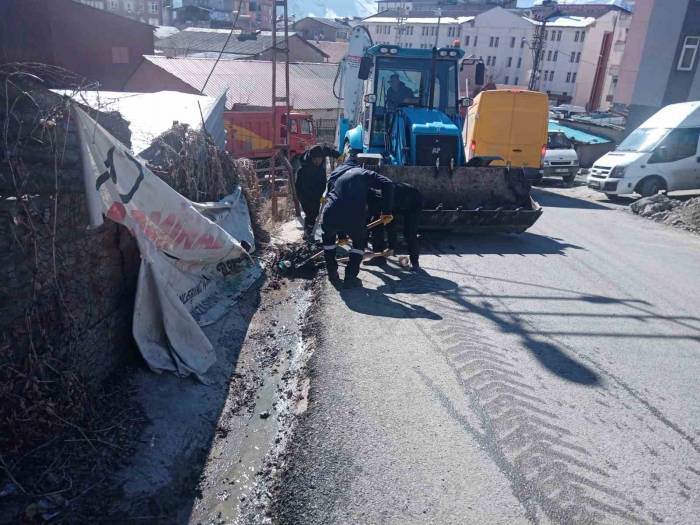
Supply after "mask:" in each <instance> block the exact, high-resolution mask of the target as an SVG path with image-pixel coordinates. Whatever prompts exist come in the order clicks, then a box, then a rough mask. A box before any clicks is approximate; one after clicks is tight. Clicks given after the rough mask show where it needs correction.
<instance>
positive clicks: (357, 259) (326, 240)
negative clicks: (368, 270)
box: [322, 224, 367, 279]
mask: <svg viewBox="0 0 700 525" xmlns="http://www.w3.org/2000/svg"><path fill="white" fill-rule="evenodd" d="M342 233H343V234H347V236H348V237H350V239H352V249H351V250H350V258H349V259H348V265H347V266H346V267H345V278H346V279H348V278H352V277H357V275H358V274H359V273H360V263H361V262H362V256H363V255H364V253H365V248H366V247H367V229H366V227H364V226H362V227H360V228H352V229H350V230H348V229H347V228H343V229H342ZM338 234H339V229H338V228H335V227H333V226H330V225H327V224H324V225H323V237H322V238H323V257H324V259H325V260H326V269H327V270H328V273H329V274H330V273H333V272H337V271H338V262H337V261H336V260H335V243H336V241H337V240H338Z"/></svg>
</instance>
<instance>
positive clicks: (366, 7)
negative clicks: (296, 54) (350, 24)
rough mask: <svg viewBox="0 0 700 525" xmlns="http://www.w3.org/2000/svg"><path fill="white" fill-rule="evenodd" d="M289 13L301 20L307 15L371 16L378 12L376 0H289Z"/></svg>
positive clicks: (333, 16) (329, 16)
mask: <svg viewBox="0 0 700 525" xmlns="http://www.w3.org/2000/svg"><path fill="white" fill-rule="evenodd" d="M288 5H289V13H290V14H293V15H295V16H296V19H297V20H299V19H300V18H303V17H305V16H321V17H324V18H336V17H344V16H347V17H353V16H362V17H365V16H369V15H371V14H373V13H376V12H377V3H376V2H375V1H374V0H355V1H348V0H289V4H288Z"/></svg>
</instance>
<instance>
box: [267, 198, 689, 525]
mask: <svg viewBox="0 0 700 525" xmlns="http://www.w3.org/2000/svg"><path fill="white" fill-rule="evenodd" d="M538 198H539V200H540V202H541V203H542V204H543V205H544V206H545V213H544V215H543V217H542V218H541V219H540V221H539V222H538V223H537V224H536V225H535V226H534V227H533V228H531V229H530V230H529V231H528V232H527V233H525V234H523V235H520V236H510V235H501V236H498V235H496V236H483V237H481V236H479V237H467V236H464V237H445V238H442V239H432V240H429V241H426V242H424V251H425V255H424V256H423V257H422V264H423V267H424V268H425V271H426V273H425V274H424V275H411V274H408V273H403V272H402V271H400V270H399V269H398V268H397V267H392V266H389V268H388V269H386V270H384V269H372V270H371V271H365V272H362V274H361V277H362V278H363V280H364V281H365V287H364V288H362V289H355V290H348V291H340V292H339V291H337V290H335V289H334V288H333V287H331V286H330V285H326V286H325V287H324V291H323V293H322V297H321V299H320V302H319V304H318V326H317V328H318V330H317V331H318V333H317V335H316V337H317V347H316V350H315V353H314V355H313V357H312V360H311V364H310V375H311V390H310V396H309V408H308V410H307V412H306V414H305V415H304V417H303V418H302V421H301V423H300V427H299V429H298V434H297V436H298V437H297V442H296V446H295V448H294V449H293V453H292V457H291V458H290V471H289V474H288V475H287V477H286V478H285V479H284V480H283V483H282V493H281V495H280V498H279V499H278V501H277V506H276V510H277V513H278V518H279V521H280V522H281V523H305V524H317V523H318V524H320V523H397V524H405V523H459V524H471V523H474V524H491V523H508V524H511V523H527V522H533V523H662V522H663V523H698V520H699V519H700V518H698V516H700V392H699V391H698V378H699V377H700V278H699V277H700V276H699V274H700V237H698V236H694V235H692V234H689V233H686V232H682V231H676V230H674V229H672V228H670V227H666V226H662V225H658V224H656V223H653V222H651V221H647V220H645V219H641V218H638V217H635V216H633V215H632V214H630V213H628V212H626V211H624V210H622V209H618V208H608V207H604V206H601V205H599V204H596V203H592V202H589V201H586V200H579V199H571V198H567V197H565V196H562V195H560V194H555V193H551V192H538Z"/></svg>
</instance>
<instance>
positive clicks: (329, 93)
mask: <svg viewBox="0 0 700 525" xmlns="http://www.w3.org/2000/svg"><path fill="white" fill-rule="evenodd" d="M144 59H145V60H147V61H148V62H150V63H152V64H154V65H155V66H157V67H160V68H162V69H163V70H165V71H167V72H168V73H170V74H171V75H173V76H175V77H177V78H179V79H180V80H182V81H183V82H185V83H187V84H189V85H190V86H192V87H193V88H195V89H197V90H201V88H202V86H203V85H204V81H205V80H206V78H207V75H209V72H210V71H211V69H212V66H213V65H214V63H215V62H216V60H214V59H211V58H189V57H187V58H165V57H162V56H145V57H144ZM337 69H338V65H337V64H327V63H315V62H293V63H291V64H289V83H290V99H291V105H292V106H293V107H294V108H295V109H335V108H337V107H338V101H337V100H336V98H335V96H334V95H333V80H334V79H335V74H336V71H337ZM271 84H272V64H271V62H266V61H262V60H221V61H220V62H219V63H218V65H217V66H216V69H215V70H214V73H213V74H212V75H211V78H210V79H209V83H208V84H207V87H206V89H205V94H206V95H209V96H213V97H216V96H218V95H220V94H221V93H223V92H224V91H227V96H226V107H227V108H231V107H232V106H233V104H249V105H255V106H265V107H269V106H271V97H272V93H271V89H270V86H271ZM283 87H284V66H283V64H278V66H277V89H278V93H281V92H282V89H283Z"/></svg>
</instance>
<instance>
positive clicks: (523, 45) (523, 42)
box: [520, 38, 525, 49]
mask: <svg viewBox="0 0 700 525" xmlns="http://www.w3.org/2000/svg"><path fill="white" fill-rule="evenodd" d="M524 47H525V39H524V38H523V39H522V40H521V41H520V49H523V48H524Z"/></svg>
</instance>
